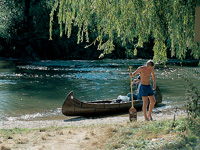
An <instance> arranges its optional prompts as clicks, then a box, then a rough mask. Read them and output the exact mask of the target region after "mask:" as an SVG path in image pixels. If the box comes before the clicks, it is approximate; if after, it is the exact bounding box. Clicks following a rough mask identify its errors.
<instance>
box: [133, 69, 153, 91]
mask: <svg viewBox="0 0 200 150" xmlns="http://www.w3.org/2000/svg"><path fill="white" fill-rule="evenodd" d="M138 73H140V77H141V84H143V85H150V76H151V75H152V79H153V88H154V89H155V88H156V84H155V75H154V68H153V67H151V66H141V67H139V68H138V69H137V70H136V71H135V72H133V73H132V76H135V75H136V74H138Z"/></svg>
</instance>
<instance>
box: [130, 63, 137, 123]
mask: <svg viewBox="0 0 200 150" xmlns="http://www.w3.org/2000/svg"><path fill="white" fill-rule="evenodd" d="M131 68H132V66H129V69H130V73H131ZM130 80H131V101H132V106H131V108H130V109H129V119H130V121H137V111H136V109H135V108H134V106H133V88H132V76H130Z"/></svg>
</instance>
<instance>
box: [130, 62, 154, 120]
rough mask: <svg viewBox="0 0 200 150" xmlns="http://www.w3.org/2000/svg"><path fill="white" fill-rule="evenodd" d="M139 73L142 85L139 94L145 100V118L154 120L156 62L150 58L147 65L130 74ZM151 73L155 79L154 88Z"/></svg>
mask: <svg viewBox="0 0 200 150" xmlns="http://www.w3.org/2000/svg"><path fill="white" fill-rule="evenodd" d="M138 73H140V77H141V86H140V89H139V94H140V95H141V96H142V100H143V112H144V118H145V120H146V121H148V120H151V121H152V116H151V112H152V109H153V108H154V105H155V103H156V100H155V97H154V91H153V89H154V90H155V89H156V79H155V74H154V62H153V61H152V60H148V61H147V63H146V65H144V66H141V67H138V68H137V70H136V71H134V72H133V73H130V76H132V77H134V76H135V75H136V74H138ZM151 75H152V79H153V88H152V86H151V84H150V76H151ZM148 98H149V100H150V105H149V113H148V116H147V106H148Z"/></svg>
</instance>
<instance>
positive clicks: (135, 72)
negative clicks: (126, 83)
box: [130, 67, 141, 77]
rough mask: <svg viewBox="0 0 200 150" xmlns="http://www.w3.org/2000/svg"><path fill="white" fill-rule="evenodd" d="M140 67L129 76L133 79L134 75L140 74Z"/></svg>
mask: <svg viewBox="0 0 200 150" xmlns="http://www.w3.org/2000/svg"><path fill="white" fill-rule="evenodd" d="M140 70H141V67H138V68H137V70H136V71H134V72H133V73H130V76H132V77H134V76H135V75H136V74H138V73H140Z"/></svg>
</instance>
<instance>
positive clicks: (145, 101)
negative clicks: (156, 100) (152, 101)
mask: <svg viewBox="0 0 200 150" xmlns="http://www.w3.org/2000/svg"><path fill="white" fill-rule="evenodd" d="M142 100H143V108H142V110H143V113H144V118H145V120H148V118H147V106H148V97H147V96H142Z"/></svg>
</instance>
